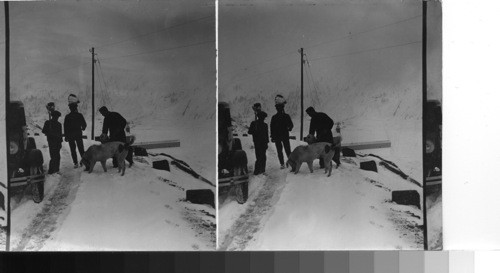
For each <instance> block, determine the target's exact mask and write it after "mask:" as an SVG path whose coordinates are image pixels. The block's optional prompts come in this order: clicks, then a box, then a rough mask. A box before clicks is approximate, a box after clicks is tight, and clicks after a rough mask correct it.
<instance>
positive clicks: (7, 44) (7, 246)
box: [4, 1, 11, 251]
mask: <svg viewBox="0 0 500 273" xmlns="http://www.w3.org/2000/svg"><path fill="white" fill-rule="evenodd" d="M4 10H5V125H7V123H8V122H9V119H10V117H9V111H8V109H9V108H10V107H9V104H10V57H9V55H10V29H9V28H10V27H9V2H7V1H5V2H4ZM6 128H8V127H7V126H6ZM5 134H6V140H7V141H5V145H6V148H7V149H6V150H5V151H6V152H5V154H6V155H7V157H6V158H4V160H5V162H7V158H8V153H9V152H8V151H9V150H10V141H9V132H8V129H6V130H5ZM6 177H7V196H5V199H4V202H5V201H7V240H6V241H5V250H6V251H9V250H10V240H9V238H10V224H11V221H10V202H9V198H10V190H9V189H10V187H9V186H10V178H9V176H8V175H6Z"/></svg>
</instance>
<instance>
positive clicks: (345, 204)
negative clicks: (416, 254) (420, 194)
mask: <svg viewBox="0 0 500 273" xmlns="http://www.w3.org/2000/svg"><path fill="white" fill-rule="evenodd" d="M249 150H250V149H249ZM247 151H248V150H247ZM250 151H252V152H253V150H250ZM267 154H268V166H271V167H270V168H269V169H268V170H267V173H268V175H267V177H266V176H264V177H259V176H258V177H253V178H251V182H250V183H251V184H252V183H254V184H255V185H254V186H252V185H251V186H250V189H251V190H250V198H249V200H248V202H247V203H246V204H244V205H242V206H241V207H238V206H237V205H236V204H235V202H234V201H232V202H230V201H226V202H224V204H222V206H221V209H220V213H219V217H220V220H219V228H220V229H221V230H220V232H221V234H222V236H221V237H219V238H221V241H220V242H221V243H220V248H221V249H223V250H293V249H306V250H322V249H323V250H324V249H421V248H422V247H423V240H422V236H423V232H422V229H421V227H420V225H421V224H422V220H421V219H422V212H421V210H419V209H417V208H415V207H409V206H401V205H397V204H394V203H392V202H390V201H391V191H393V190H403V189H414V190H417V191H421V188H419V187H418V186H416V185H414V184H412V183H410V182H408V181H406V180H404V179H402V178H401V177H399V176H397V175H396V174H394V173H392V172H390V171H388V170H386V169H384V168H382V167H380V166H379V172H378V173H374V172H367V171H362V170H360V169H359V162H360V160H366V159H365V158H363V159H361V158H359V159H358V158H342V165H341V166H340V167H339V168H338V169H336V170H334V171H333V172H332V176H331V177H326V175H325V174H324V173H323V170H320V169H319V166H318V165H319V164H318V163H317V162H316V163H315V165H314V173H313V174H310V173H309V172H308V170H307V168H306V167H305V166H302V169H301V172H299V174H297V175H294V174H291V173H289V170H280V169H279V168H278V164H277V162H278V160H277V158H276V152H275V149H274V146H273V145H270V149H269V150H268V153H267ZM248 155H249V158H250V159H249V162H251V163H253V160H254V159H253V158H254V156H253V154H251V153H248ZM370 159H371V160H377V158H370ZM256 185H257V186H256ZM252 187H257V188H258V189H253V191H252Z"/></svg>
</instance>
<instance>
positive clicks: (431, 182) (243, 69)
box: [217, 0, 442, 251]
mask: <svg viewBox="0 0 500 273" xmlns="http://www.w3.org/2000/svg"><path fill="white" fill-rule="evenodd" d="M441 16H442V12H441V3H439V2H427V3H423V2H420V1H410V2H401V1H389V0H384V1H376V2H374V3H372V2H365V1H352V2H348V3H347V2H345V1H341V2H340V1H339V2H328V3H325V2H318V1H317V2H313V3H310V2H308V3H305V2H298V3H291V2H287V3H286V4H284V3H282V4H274V3H263V2H257V3H254V4H251V5H250V4H248V3H247V2H239V1H221V2H219V29H218V30H219V33H218V37H219V38H218V53H219V59H218V60H219V61H218V63H219V69H218V147H219V150H218V225H217V226H218V248H219V249H220V250H252V251H258V250H347V249H348V250H375V249H377V250H423V249H428V250H431V249H441V248H442V205H441V148H440V147H441V97H442V95H441V94H442V89H441V88H442V86H441V81H442V79H441V66H442V62H441V58H442V57H441V56H442V50H441V36H442V34H441ZM427 93H429V94H430V95H427ZM424 102H425V103H424ZM428 119H432V121H426V120H428Z"/></svg>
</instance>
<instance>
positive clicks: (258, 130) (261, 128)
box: [248, 111, 269, 175]
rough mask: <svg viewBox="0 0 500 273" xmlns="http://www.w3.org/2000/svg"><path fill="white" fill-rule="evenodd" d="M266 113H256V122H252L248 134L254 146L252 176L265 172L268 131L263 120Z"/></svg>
mask: <svg viewBox="0 0 500 273" xmlns="http://www.w3.org/2000/svg"><path fill="white" fill-rule="evenodd" d="M266 117H267V114H266V112H263V111H261V112H259V113H257V120H254V121H252V123H251V124H250V128H249V129H248V134H250V135H252V137H253V143H254V146H255V158H256V161H255V169H254V172H253V174H254V175H258V174H261V173H264V172H265V171H266V150H267V147H268V143H269V130H268V127H267V124H266V123H265V122H264V119H265V118H266Z"/></svg>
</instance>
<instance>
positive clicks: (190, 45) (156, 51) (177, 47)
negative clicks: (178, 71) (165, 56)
mask: <svg viewBox="0 0 500 273" xmlns="http://www.w3.org/2000/svg"><path fill="white" fill-rule="evenodd" d="M214 42H215V40H211V41H204V42H199V43H194V44H188V45H182V46H176V47H170V48H165V49H160V50H153V51H146V52H139V53H134V54H128V55H121V56H113V57H108V58H102V59H101V60H109V59H116V58H125V57H131V56H138V55H145V54H151V53H158V52H164V51H169V50H174V49H179V48H186V47H192V46H197V45H203V44H208V43H214Z"/></svg>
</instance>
